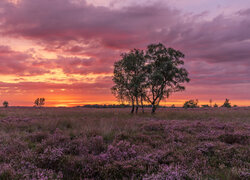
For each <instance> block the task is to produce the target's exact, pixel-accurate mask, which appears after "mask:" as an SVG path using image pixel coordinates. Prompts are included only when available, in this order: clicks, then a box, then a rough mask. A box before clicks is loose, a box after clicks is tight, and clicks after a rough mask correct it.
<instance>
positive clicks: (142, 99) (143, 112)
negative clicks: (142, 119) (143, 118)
mask: <svg viewBox="0 0 250 180" xmlns="http://www.w3.org/2000/svg"><path fill="white" fill-rule="evenodd" d="M141 108H142V113H143V114H144V106H143V99H142V97H141Z"/></svg>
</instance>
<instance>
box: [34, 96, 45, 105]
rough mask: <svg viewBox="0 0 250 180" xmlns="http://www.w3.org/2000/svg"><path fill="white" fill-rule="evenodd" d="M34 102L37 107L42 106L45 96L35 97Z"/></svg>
mask: <svg viewBox="0 0 250 180" xmlns="http://www.w3.org/2000/svg"><path fill="white" fill-rule="evenodd" d="M34 104H35V106H37V107H42V106H43V105H44V104H45V98H37V99H36V100H35V102H34Z"/></svg>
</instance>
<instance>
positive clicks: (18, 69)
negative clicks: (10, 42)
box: [0, 46, 50, 76]
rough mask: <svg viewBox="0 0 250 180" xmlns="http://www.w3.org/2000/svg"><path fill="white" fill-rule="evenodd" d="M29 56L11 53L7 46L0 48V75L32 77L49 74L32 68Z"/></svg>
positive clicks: (47, 71) (30, 56)
mask: <svg viewBox="0 0 250 180" xmlns="http://www.w3.org/2000/svg"><path fill="white" fill-rule="evenodd" d="M32 61H33V57H32V55H31V54H27V53H23V52H18V51H13V50H12V49H11V48H10V47H8V46H0V74H4V75H8V74H15V75H18V76H33V75H41V74H46V73H49V72H50V71H49V70H45V69H41V68H37V67H35V66H32Z"/></svg>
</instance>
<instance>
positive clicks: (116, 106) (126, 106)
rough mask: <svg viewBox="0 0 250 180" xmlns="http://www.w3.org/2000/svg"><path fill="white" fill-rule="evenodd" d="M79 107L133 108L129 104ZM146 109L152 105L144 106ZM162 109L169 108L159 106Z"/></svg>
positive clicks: (85, 106)
mask: <svg viewBox="0 0 250 180" xmlns="http://www.w3.org/2000/svg"><path fill="white" fill-rule="evenodd" d="M77 107H83V108H131V107H132V106H131V105H129V104H119V105H117V104H103V105H100V104H87V105H84V106H77ZM144 107H146V108H147V107H148V108H152V105H144ZM159 107H160V108H167V106H159Z"/></svg>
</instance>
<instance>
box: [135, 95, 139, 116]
mask: <svg viewBox="0 0 250 180" xmlns="http://www.w3.org/2000/svg"><path fill="white" fill-rule="evenodd" d="M138 108H139V102H138V97H136V110H135V113H136V114H137V113H138Z"/></svg>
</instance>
